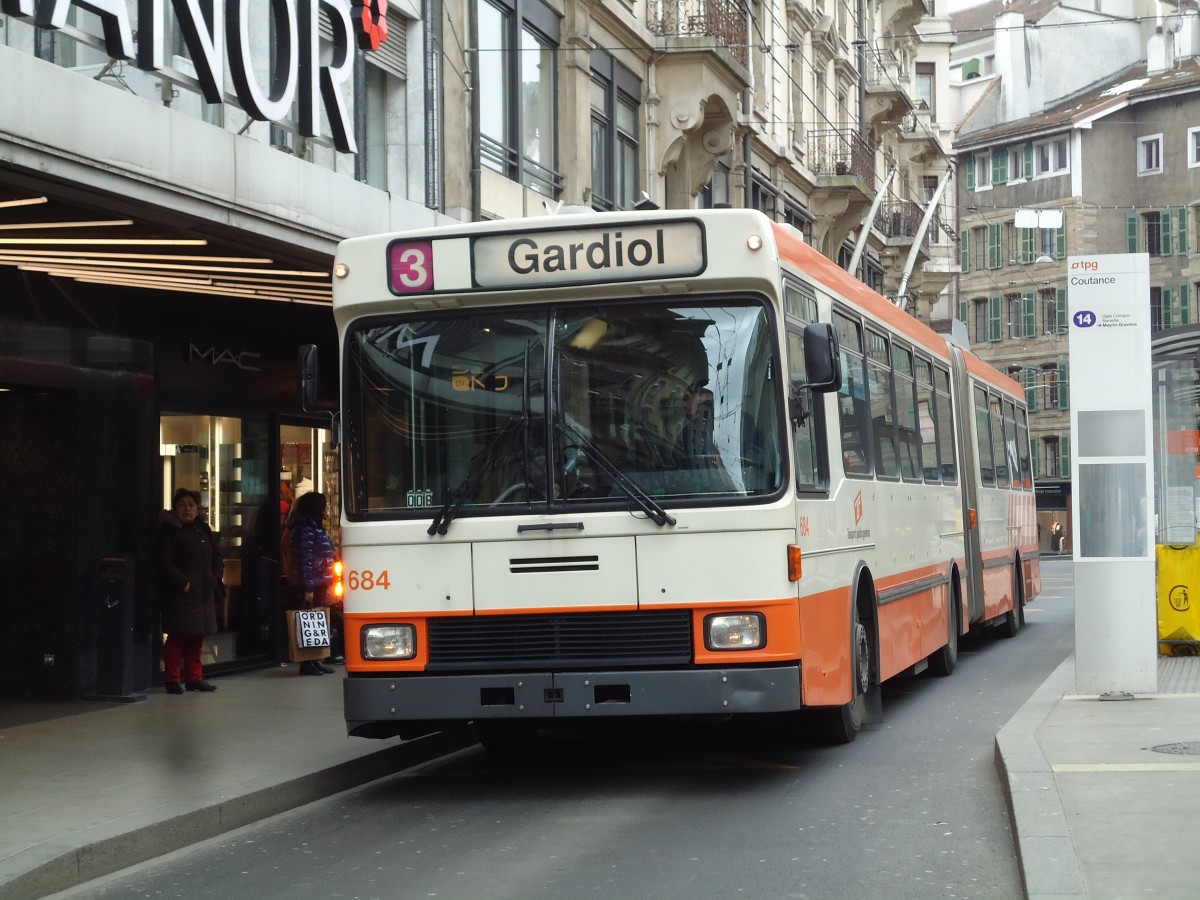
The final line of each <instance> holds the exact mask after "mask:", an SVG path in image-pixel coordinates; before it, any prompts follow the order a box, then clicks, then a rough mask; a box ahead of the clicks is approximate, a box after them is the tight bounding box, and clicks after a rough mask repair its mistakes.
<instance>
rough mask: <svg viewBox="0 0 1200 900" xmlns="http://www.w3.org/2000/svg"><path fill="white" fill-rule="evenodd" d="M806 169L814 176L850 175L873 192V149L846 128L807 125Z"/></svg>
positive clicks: (863, 139) (860, 137) (869, 143)
mask: <svg viewBox="0 0 1200 900" xmlns="http://www.w3.org/2000/svg"><path fill="white" fill-rule="evenodd" d="M808 166H809V168H810V169H812V171H813V173H814V174H815V175H853V176H854V177H855V178H858V179H859V180H860V181H861V182H862V183H863V184H864V185H866V187H867V188H868V189H869V190H874V189H875V147H874V145H873V144H872V143H871V142H870V141H869V140H867V139H866V138H864V137H863V136H862V135H860V134H857V133H856V132H853V131H851V130H849V129H839V128H831V127H829V126H827V125H825V126H816V125H813V126H810V127H809V129H808Z"/></svg>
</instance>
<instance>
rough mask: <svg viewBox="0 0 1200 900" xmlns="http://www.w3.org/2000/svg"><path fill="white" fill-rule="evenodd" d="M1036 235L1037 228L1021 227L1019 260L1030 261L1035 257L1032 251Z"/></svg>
mask: <svg viewBox="0 0 1200 900" xmlns="http://www.w3.org/2000/svg"><path fill="white" fill-rule="evenodd" d="M1037 236H1038V230H1037V229H1036V228H1022V229H1021V262H1023V263H1031V262H1033V261H1034V260H1035V259H1037V256H1036V255H1035V254H1034V252H1033V250H1034V246H1035V242H1034V238H1036V237H1037Z"/></svg>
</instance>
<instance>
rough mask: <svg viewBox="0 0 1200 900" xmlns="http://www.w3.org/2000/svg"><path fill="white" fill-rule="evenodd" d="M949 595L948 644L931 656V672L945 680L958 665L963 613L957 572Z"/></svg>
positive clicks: (949, 589) (953, 577)
mask: <svg viewBox="0 0 1200 900" xmlns="http://www.w3.org/2000/svg"><path fill="white" fill-rule="evenodd" d="M947 595H948V602H949V607H948V608H947V610H946V618H947V619H949V625H948V626H947V630H948V631H949V634H948V635H947V636H946V643H945V644H944V645H943V646H942V648H941V649H939V650H935V651H934V652H933V653H931V654H930V655H929V672H930V674H932V675H935V676H937V677H938V678H945V677H946V676H948V675H950V674H952V673H953V672H954V668H955V666H957V665H958V635H959V625H958V617H959V616H960V615H961V613H962V594H961V593H960V589H959V580H958V573H957V572H955V573H952V574H951V576H950V584H949V585H948V591H947Z"/></svg>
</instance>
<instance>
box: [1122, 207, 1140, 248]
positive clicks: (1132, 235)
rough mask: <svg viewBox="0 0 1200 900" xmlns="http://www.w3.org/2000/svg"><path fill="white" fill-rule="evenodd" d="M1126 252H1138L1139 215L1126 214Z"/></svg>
mask: <svg viewBox="0 0 1200 900" xmlns="http://www.w3.org/2000/svg"><path fill="white" fill-rule="evenodd" d="M1125 252H1126V253H1137V252H1138V216H1137V213H1125Z"/></svg>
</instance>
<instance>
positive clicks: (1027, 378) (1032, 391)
mask: <svg viewBox="0 0 1200 900" xmlns="http://www.w3.org/2000/svg"><path fill="white" fill-rule="evenodd" d="M1022 371H1023V372H1024V377H1023V378H1022V379H1021V380H1022V381H1023V382H1025V406H1026V408H1027V409H1028V410H1029V411H1030V412H1037V408H1038V404H1037V380H1038V370H1037V367H1036V366H1026V367H1025V368H1024V369H1023V370H1022Z"/></svg>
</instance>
